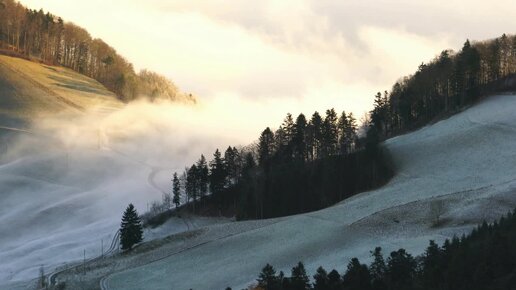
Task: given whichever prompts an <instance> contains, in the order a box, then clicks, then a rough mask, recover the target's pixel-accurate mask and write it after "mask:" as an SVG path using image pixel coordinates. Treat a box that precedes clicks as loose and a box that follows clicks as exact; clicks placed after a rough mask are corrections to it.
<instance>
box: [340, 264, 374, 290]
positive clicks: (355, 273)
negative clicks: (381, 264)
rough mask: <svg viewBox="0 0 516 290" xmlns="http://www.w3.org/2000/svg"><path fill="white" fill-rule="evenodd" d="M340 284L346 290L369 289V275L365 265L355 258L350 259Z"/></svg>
mask: <svg viewBox="0 0 516 290" xmlns="http://www.w3.org/2000/svg"><path fill="white" fill-rule="evenodd" d="M342 285H343V286H344V289H346V290H368V289H371V275H370V273H369V269H368V268H367V266H366V265H363V264H360V261H359V260H358V259H357V258H353V259H351V261H350V262H349V264H348V269H347V271H346V274H344V276H342Z"/></svg>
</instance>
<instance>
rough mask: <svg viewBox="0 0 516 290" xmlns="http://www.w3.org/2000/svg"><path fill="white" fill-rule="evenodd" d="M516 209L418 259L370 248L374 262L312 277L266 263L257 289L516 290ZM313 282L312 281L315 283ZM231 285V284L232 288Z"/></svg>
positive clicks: (302, 270) (297, 268) (432, 248)
mask: <svg viewBox="0 0 516 290" xmlns="http://www.w3.org/2000/svg"><path fill="white" fill-rule="evenodd" d="M514 245H516V211H514V212H513V213H509V214H508V215H507V216H506V217H502V218H501V219H500V220H499V221H497V222H495V223H493V224H490V225H488V224H487V223H486V222H484V223H483V224H482V225H481V226H478V227H477V228H475V229H474V230H473V231H472V232H471V233H470V234H469V235H467V236H466V235H463V236H462V237H461V238H458V237H454V238H453V239H451V240H446V241H445V242H444V244H443V245H442V246H439V245H438V244H437V243H435V242H434V241H430V244H429V246H428V247H427V249H426V251H425V252H424V253H423V254H422V255H420V256H417V257H414V256H412V255H411V254H409V253H407V252H406V251H405V250H404V249H399V250H397V251H393V252H391V253H390V255H389V256H388V257H387V258H386V259H385V258H384V257H383V255H382V249H381V248H379V247H378V248H376V249H374V251H371V258H372V262H371V263H370V264H369V266H368V265H365V264H362V263H360V261H359V260H358V259H357V258H353V259H351V261H349V263H348V265H347V268H346V269H345V271H343V272H341V273H342V274H340V273H339V272H338V271H337V270H332V271H330V272H327V271H326V270H325V269H324V268H323V267H319V268H318V269H317V271H316V273H315V274H314V275H313V279H312V280H310V279H309V277H308V274H307V273H306V270H305V267H304V265H303V263H301V262H300V263H298V264H297V265H296V266H294V267H293V268H292V273H291V275H290V277H287V276H285V274H284V273H283V272H279V273H277V272H276V270H275V269H274V267H272V266H271V265H269V264H267V265H266V266H265V267H264V268H263V270H262V271H261V273H260V274H259V276H258V279H257V284H258V285H257V286H256V287H254V288H251V289H253V290H312V289H313V290H391V289H392V290H405V289H406V290H436V289H439V290H462V289H464V290H475V289H500V290H501V289H514V287H515V285H516V247H514ZM311 281H313V282H311ZM228 289H230V288H228Z"/></svg>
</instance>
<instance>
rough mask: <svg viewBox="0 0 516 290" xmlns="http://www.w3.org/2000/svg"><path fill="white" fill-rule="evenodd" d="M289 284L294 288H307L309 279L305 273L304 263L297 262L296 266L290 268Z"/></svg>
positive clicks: (300, 289) (308, 287)
mask: <svg viewBox="0 0 516 290" xmlns="http://www.w3.org/2000/svg"><path fill="white" fill-rule="evenodd" d="M290 284H291V285H290V286H291V288H292V289H296V290H309V289H310V279H309V278H308V275H307V274H306V270H305V265H303V263H301V262H299V263H298V264H297V266H295V267H293V268H292V277H290Z"/></svg>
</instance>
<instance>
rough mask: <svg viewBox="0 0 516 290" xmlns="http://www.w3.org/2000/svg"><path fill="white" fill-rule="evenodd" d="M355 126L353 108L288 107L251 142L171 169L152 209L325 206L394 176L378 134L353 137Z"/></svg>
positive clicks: (261, 213) (247, 215)
mask: <svg viewBox="0 0 516 290" xmlns="http://www.w3.org/2000/svg"><path fill="white" fill-rule="evenodd" d="M367 127H368V125H367V124H366V125H365V127H364V128H362V129H363V130H364V131H369V130H368V129H367ZM358 130H359V128H358V126H357V123H356V119H355V117H354V116H353V114H352V113H349V114H347V113H346V112H342V113H341V114H340V115H338V114H337V113H336V111H335V110H334V109H329V110H326V112H325V116H324V117H322V116H321V115H320V114H319V113H318V112H315V113H314V114H313V115H312V116H311V118H310V120H307V119H306V117H305V115H303V114H299V115H298V116H297V118H296V119H295V120H294V118H293V117H292V115H291V114H287V116H286V117H285V119H284V121H283V123H282V124H281V125H280V126H279V128H278V129H277V130H271V129H270V128H269V127H267V128H266V129H264V130H263V132H262V133H261V134H260V136H259V138H258V141H257V142H255V143H254V144H252V145H250V146H247V147H244V148H241V149H237V148H236V147H232V146H229V147H228V148H227V149H226V150H225V151H224V152H223V153H222V152H221V151H220V150H219V149H216V150H215V152H214V154H213V158H212V159H211V160H210V161H208V160H207V159H206V157H205V156H204V155H201V157H200V158H199V160H198V161H197V162H195V163H194V164H192V165H191V166H189V167H187V168H186V169H185V170H184V171H183V172H182V173H181V174H180V175H178V173H174V178H173V188H172V191H171V192H172V193H171V194H164V195H163V200H162V202H161V203H160V202H157V201H156V202H153V204H152V206H151V212H152V213H153V214H154V215H159V214H160V213H162V212H165V211H167V210H168V209H170V208H171V207H172V203H171V202H170V201H171V200H172V199H174V200H175V202H174V204H175V205H176V207H178V206H179V205H180V204H181V203H183V204H187V203H188V204H190V205H191V208H192V210H193V211H194V212H195V211H196V207H197V208H199V206H211V207H215V208H217V209H221V208H228V207H229V208H232V209H233V211H234V213H235V215H236V217H237V218H238V219H256V218H269V217H276V216H284V215H289V214H296V213H301V212H306V211H312V210H317V209H321V208H324V207H327V206H329V205H331V204H334V203H336V202H338V201H340V200H343V199H344V198H346V197H349V196H351V195H353V194H355V193H357V192H360V191H364V190H367V189H370V188H372V187H374V186H379V185H380V184H382V183H383V182H386V181H387V180H388V179H389V178H390V177H391V176H392V172H391V170H390V169H389V168H388V166H387V161H388V160H387V158H386V157H385V154H384V153H383V152H382V151H381V150H380V149H379V147H378V146H377V140H378V138H375V137H372V136H371V135H370V134H362V135H363V136H359V134H358ZM181 198H182V199H183V200H182V201H180V199H181ZM161 218H162V217H161ZM161 218H160V219H159V220H161V221H163V219H161ZM151 223H152V222H151Z"/></svg>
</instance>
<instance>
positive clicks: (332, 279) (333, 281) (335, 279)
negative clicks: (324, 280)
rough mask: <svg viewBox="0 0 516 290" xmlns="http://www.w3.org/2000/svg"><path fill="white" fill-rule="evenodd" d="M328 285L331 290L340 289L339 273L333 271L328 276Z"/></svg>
mask: <svg viewBox="0 0 516 290" xmlns="http://www.w3.org/2000/svg"><path fill="white" fill-rule="evenodd" d="M328 284H329V286H330V289H331V290H340V289H341V284H342V279H341V277H340V274H339V272H337V270H335V269H333V270H331V272H330V273H329V274H328Z"/></svg>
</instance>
